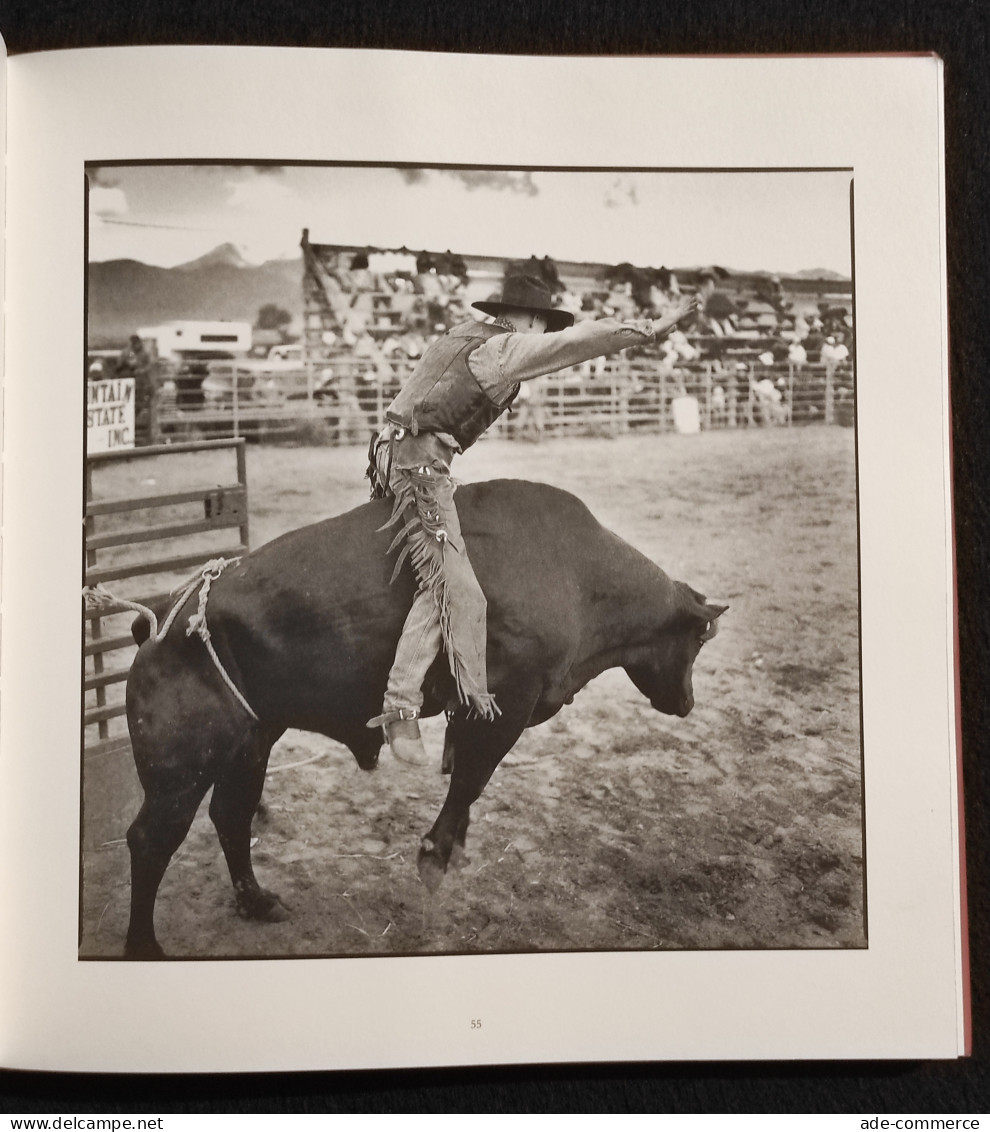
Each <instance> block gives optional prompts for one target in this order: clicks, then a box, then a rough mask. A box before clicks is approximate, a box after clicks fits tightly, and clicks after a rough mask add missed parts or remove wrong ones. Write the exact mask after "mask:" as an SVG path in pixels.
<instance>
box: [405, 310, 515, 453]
mask: <svg viewBox="0 0 990 1132" xmlns="http://www.w3.org/2000/svg"><path fill="white" fill-rule="evenodd" d="M505 333H506V331H505V330H504V329H503V328H502V327H500V326H491V325H488V324H486V323H480V322H474V321H472V322H463V323H461V324H460V325H459V326H455V327H453V328H452V329H451V330H448V331H447V333H446V334H445V335H444V336H443V337H442V338H439V339H437V341H436V342H434V343H433V345H432V346H430V347H429V348H428V349H427V351H426V353H425V354H424V355H423V357H422V360H421V361H420V363H419V365H418V366H417V367H416V369H415V370H413V372H412V374H411V376H410V377H409V380H408V381H407V382H406V384H405V385H404V386H403V387H402V390H401V391H400V392H399V394H398V395H397V396H396V398H395V400H393V401H392V403H391V405H389V407H388V410H387V411H386V413H385V416H386V417H387V418H388V420H390V421H391V422H392V423H393V424H397V425H400V426H401V427H402V428H405V429H408V430H409V431H410V432H411V433H412V434H413V436H416V435H417V434H418V433H420V432H443V433H448V434H449V435H450V436H452V437H453V438H454V439H455V440H456V441H457V443H458V445H459V447H460V449H461V451H462V452H463V451H464V450H465V449H467V448H470V447H471V445H472V444H474V442H475V441H476V440H477V439H478V437H479V436H481V434H482V433H483V432H484V431H485V429H487V428H488V427H489V425H491V424H493V423H494V422H495V421H496V420H498V418H499V417H500V416H501V415H502V414H503V413H504V412H505V410H506V409H507V408H508V407H509V405H510V404H511V403H512V400H513V398H514V397H515V395H516V393H518V391H519V387H518V385H517V386H516V389H515V391H514V392H513V394H512V397H510V398H509V400H508V401H506V402H505V403H504V404H502V405H499V404H496V403H495V402H494V401H493V400H492V399H491V397H489V396H488V394H487V393H486V392H485V390H484V389H482V388H481V386H480V385H479V384H478V380H477V378H476V377H475V376H474V374H473V373H472V372H471V369H470V367H469V366H468V358H469V357H470V356H471V354H472V353H473V352H474V351H475V350H476V349H477V348H478V347H479V346H480V345H481V344H482V343H483V342H487V341H488V339H489V338H493V337H494V336H495V335H496V334H505Z"/></svg>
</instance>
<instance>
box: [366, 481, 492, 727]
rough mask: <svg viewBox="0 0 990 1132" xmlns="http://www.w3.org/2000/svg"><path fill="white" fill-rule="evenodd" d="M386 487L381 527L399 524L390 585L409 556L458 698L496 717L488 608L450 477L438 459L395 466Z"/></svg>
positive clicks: (485, 713) (471, 707)
mask: <svg viewBox="0 0 990 1132" xmlns="http://www.w3.org/2000/svg"><path fill="white" fill-rule="evenodd" d="M437 465H440V466H439V467H438V466H437ZM390 487H391V488H392V491H393V492H394V494H395V504H394V506H393V508H392V517H391V518H390V519H389V521H388V522H387V523H386V524H385V527H383V528H382V529H383V530H384V529H386V528H388V527H392V526H395V525H397V524H399V523H401V524H402V525H401V526H400V527H399V530H398V533H397V534H396V536H395V538H394V539H393V540H392V544H391V546H390V547H389V553H391V552H392V551H393V550H395V549H396V548H398V547H401V550H400V551H399V557H398V560H397V561H396V563H395V569H394V570H393V572H392V581H393V582H394V581H395V579H396V578H397V577H398V575H399V571H400V570H401V569H402V564H403V563H404V562H405V560H406V559H407V558H409V559H410V561H411V562H412V565H413V569H414V570H415V572H416V578H417V580H418V582H419V586H420V589H423V590H426V591H427V592H429V593H430V594H432V595H433V599H434V601H435V602H436V606H437V611H438V613H439V617H440V632H441V633H442V635H443V642H444V648H445V650H446V653H447V660H448V663H449V664H450V671H451V675H452V676H453V677H454V684H455V686H456V688H457V696H458V699H459V700H460V702H461V703H462V704H466V705H468V706H469V707H470V709H471V710H472V711H474V712H475V713H477V715H479V716H481V717H483V718H484V719H494V718H495V715H496V714H498V707H497V706H496V704H495V699H494V697H493V696H492V695H491V694H490V693H489V691H488V675H487V667H486V657H485V654H486V651H487V643H488V641H487V617H488V606H487V602H486V601H485V595H484V594H483V593H482V591H481V587H480V586H479V585H478V579H477V578H476V577H475V574H474V570H473V569H472V567H471V562H470V560H469V559H468V556H467V550H466V548H465V546H464V540H463V538H462V536H461V527H460V522H459V520H458V517H457V509H456V507H455V505H454V486H453V483H452V481H451V478H450V475H449V473H448V471H447V469H446V468H445V467H443V465H442V463H441V462H440V461H433V462H431V463H430V464H422V465H419V466H417V467H411V468H406V467H393V468H392V474H391V476H390Z"/></svg>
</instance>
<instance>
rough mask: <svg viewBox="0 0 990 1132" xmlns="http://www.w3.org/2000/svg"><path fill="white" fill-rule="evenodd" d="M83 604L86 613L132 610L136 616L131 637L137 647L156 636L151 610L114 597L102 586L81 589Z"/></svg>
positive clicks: (156, 626)
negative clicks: (91, 611) (92, 611)
mask: <svg viewBox="0 0 990 1132" xmlns="http://www.w3.org/2000/svg"><path fill="white" fill-rule="evenodd" d="M83 603H84V605H85V608H86V610H87V611H90V610H105V611H106V612H108V613H110V612H113V613H122V612H123V611H124V610H125V609H133V610H134V612H135V613H137V614H138V615H139V616H137V617H136V618H135V619H134V622H133V624H132V625H131V635H132V636H133V637H134V641H135V643H136V644H138V645H143V644H144V642H145V641H146V640H147V639H148V638H149V637H157V636H158V616H157V614H156V613H155V611H154V610H153V609H149V608H148V606H146V605H142V604H141V603H140V602H139V601H128V600H127V599H126V598H122V597H114V595H113V594H112V593H111V592H110V591H109V590H108V589H106V588H105V587H104V586H103V585H102V584H97V585H95V586H85V587H84V588H83Z"/></svg>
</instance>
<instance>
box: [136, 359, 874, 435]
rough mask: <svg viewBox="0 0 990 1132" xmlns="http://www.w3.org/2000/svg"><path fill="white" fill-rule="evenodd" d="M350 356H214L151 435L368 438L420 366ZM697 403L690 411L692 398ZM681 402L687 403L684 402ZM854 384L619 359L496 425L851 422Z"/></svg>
mask: <svg viewBox="0 0 990 1132" xmlns="http://www.w3.org/2000/svg"><path fill="white" fill-rule="evenodd" d="M411 368H412V367H411V365H409V364H402V365H392V364H388V363H384V362H382V361H377V362H373V361H370V360H367V359H362V358H353V357H343V358H340V359H336V360H335V361H334V363H333V365H332V366H328V367H324V368H323V369H322V370H319V371H317V370H316V368H315V367H313V366H310V367H296V368H282V369H278V370H265V369H263V368H259V367H257V366H252V365H244V364H240V363H237V362H234V361H231V362H224V363H211V365H210V367H209V372H208V373H206V374H204V375H200V376H198V377H196V376H193V377H181V376H180V377H178V378H176V377H169V376H164V377H163V376H161V375H159V376H158V377H156V379H155V387H154V390H153V396H152V410H151V427H150V432H149V438H150V439H151V440H152V441H153V442H155V443H159V444H171V443H175V442H181V441H185V440H190V439H193V438H217V437H257V438H266V437H273V436H293V435H294V436H298V437H300V438H302V439H307V438H308V439H318V440H322V441H324V442H328V443H338V444H365V443H367V440H368V436H369V434H370V433H371V432H373V431H376V430H377V429H379V428H381V426H382V424H383V423H384V419H385V410H386V408H387V407H388V404H389V402H390V401H391V400H392V398H393V397H394V396H395V394H396V393H397V392H398V390H399V389H400V388H401V385H402V382H403V381H404V380H405V378H406V377H407V376H408V374H409V373H410V372H411ZM692 401H693V402H694V406H693V409H691V411H689V412H685V411H683V410H685V409H686V408H690V402H692ZM679 410H682V411H679ZM854 416H855V384H854V380H853V372H852V369H851V368H850V367H849V366H848V365H846V366H840V367H835V368H827V367H825V366H822V365H814V364H804V365H801V366H798V365H795V364H792V363H786V362H785V363H781V364H776V365H765V364H763V363H761V362H758V361H751V362H747V363H743V362H732V363H730V364H729V365H728V366H726V367H723V366H721V365H719V364H717V363H712V362H694V363H689V364H685V365H682V366H678V367H676V368H675V369H673V370H670V369H669V368H664V367H663V366H662V365H661V364H659V363H658V362H657V361H655V360H652V359H649V358H636V359H625V358H620V359H610V360H607V361H598V362H592V363H585V364H584V365H583V366H579V367H575V368H574V369H572V370H567V371H563V372H561V373H558V374H554V375H553V376H551V377H545V378H540V379H538V380H537V381H534V382H529V383H527V387H526V388H525V389H524V390H523V393H522V395H521V396H520V398H519V399H517V401H516V403H515V405H514V406H513V412H512V413H510V414H508V415H507V416H505V417H503V418H502V419H501V420H500V421H499V423H498V425H497V426H496V427H495V429H494V430H493V433H494V434H495V435H504V436H512V435H526V434H527V433H536V434H540V435H547V436H569V435H607V436H618V435H623V434H626V433H629V432H632V431H644V432H656V433H662V432H669V431H675V430H677V429H681V430H684V428H685V427H687V428H689V429H690V428H691V427H693V426H692V425H691V421H692V419H696V422H697V427H698V428H700V429H704V430H707V429H717V428H754V427H778V426H779V427H793V426H796V425H803V424H828V425H832V424H836V425H851V424H852V423H853V421H854Z"/></svg>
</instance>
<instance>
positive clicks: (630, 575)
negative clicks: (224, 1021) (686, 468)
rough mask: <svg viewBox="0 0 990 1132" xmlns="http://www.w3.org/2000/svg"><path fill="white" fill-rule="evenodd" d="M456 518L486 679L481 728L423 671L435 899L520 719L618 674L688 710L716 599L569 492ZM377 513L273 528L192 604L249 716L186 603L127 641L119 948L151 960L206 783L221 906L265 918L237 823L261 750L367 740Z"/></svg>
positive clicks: (368, 745)
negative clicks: (434, 772)
mask: <svg viewBox="0 0 990 1132" xmlns="http://www.w3.org/2000/svg"><path fill="white" fill-rule="evenodd" d="M457 503H458V512H459V514H460V517H461V524H462V529H463V532H464V537H465V540H466V542H467V545H468V547H469V552H470V555H471V560H472V563H473V565H474V568H475V572H476V573H477V576H478V580H479V581H480V583H481V586H482V588H483V589H484V591H485V593H486V595H487V597H488V603H489V605H488V674H489V685H490V688H491V690H492V691H493V692H494V694H495V697H496V702H497V704H498V706H499V708H500V709H501V714H500V715H498V716H497V717H496V719H495V721H494V722H486V721H484V720H479V719H476V718H471V717H469V716H468V714H467V713H466V712H465V711H464V710H463V709H461V710H451V709H453V708H455V707H456V704H455V702H454V701H453V699H452V697H453V696H454V687H453V681H452V678H451V676H450V671H449V668H448V666H447V663H446V660H445V658H444V657H442V656H441V657H439V658H438V659H437V661H436V663H435V664H434V665H433V667H432V669H431V670H430V673H429V676H428V677H427V681H426V685H425V692H426V703H425V707H424V714H426V715H437V714H439V712H441V711H442V710H444V709H447V710H448V716H449V721H448V724H447V731H446V741H445V752H446V754H447V755H448V756H451V757H452V759H453V771H452V774H451V780H450V787H449V790H448V793H447V798H446V801H445V802H444V805H443V808H442V809H441V811H440V815H439V817H438V818H437V820H436V822H435V823H434V825H433V828H432V829H431V830H430V832H429V833H428V834H427V835H426V837H425V838H424V840H423V843H422V846H421V848H420V850H419V858H418V867H419V873H420V876H421V877H422V879H423V881H424V883H425V884H426V885H427V887H428V888H429V889H431V890H433V889H435V888H436V886H437V885H438V884H439V883H440V880H441V878H442V876H443V874H444V872H445V871H446V869H447V866H448V863H452V864H455V865H456V864H458V863H459V861H460V860H462V859H463V849H464V841H465V835H466V832H467V827H468V816H469V809H470V806H471V804H472V802H474V801H475V800H476V799H477V798H478V796H479V795H480V794H481V791H482V790H483V789H484V787H485V784H486V783H487V782H488V780H489V778H490V777H491V775H492V773H493V771H494V770H495V767H496V766H497V765H498V763H499V761H500V760H501V759H502V757H503V756H504V755H505V754H506V752H507V751H508V750H509V749H510V748H511V747H512V745H513V744H514V743H515V741H516V740H517V739H518V738H519V736H520V734H521V733H522V731H523V730H524V729H525V728H527V727H532V726H535V725H536V724H538V723H542V722H544V721H545V720H547V719H549V718H550V717H551V716H553V715H554V714H556V712H558V711H559V710H560V708H561V707H562V706H563V705H564V704H565V703H569V702H570V701H571V699H572V697H573V696H574V694H575V693H576V692H577V691H578V690H579V689H581V688H582V687H584V685H585V684H587V683H588V681H589V680H591V679H592V678H593V677H595V676H597V675H598V674H599V673H601V672H603V671H605V669H607V668H614V667H620V666H621V667H622V668H624V669H625V670H626V672H627V673H628V674H629V677H630V679H631V680H632V681H633V683H634V684H635V685H636V687H637V688H638V689H639V690H640V691H641V692H642V693H643V694H644V695H645V696H646V697H648V699H649V701H650V703H651V704H652V706H653V707H654V708H656V709H657V710H658V711H661V712H666V713H668V714H671V715H678V716H684V715H687V713H688V712H689V711H690V710H691V708H692V707H693V705H694V696H693V691H692V685H691V670H692V666H693V664H694V660H695V657H696V656H697V655H698V651H699V649H700V648H701V646H702V644H703V643H704V641H706V640H708V639H709V638H710V637H711V636H713V635H714V633H715V631H716V629H717V621H716V619H717V618H718V617H719V616H720V615H721V614H722V613H723V612H724V610H725V606H721V605H712V604H707V603H706V600H705V598H704V597H703V596H702V595H701V594H699V593H696V592H695V591H694V590H692V589H691V588H690V587H689V586H687V585H685V584H684V583H683V582H675V581H672V580H671V579H670V578H668V577H667V575H666V574H665V573H664V572H663V571H662V570H661V569H660V568H659V567H657V566H655V565H654V564H653V563H652V562H651V561H649V559H647V558H645V557H644V556H643V555H642V554H640V553H639V552H638V551H636V550H634V549H633V548H632V547H631V546H629V545H628V544H627V543H625V542H623V541H622V539H620V538H619V537H618V536H616V535H614V534H612V533H611V532H610V531H607V530H605V528H603V527H602V526H601V525H600V524H599V523H598V522H597V521H596V520H595V519H594V517H593V516H592V515H591V513H590V512H589V511H588V509H587V508H586V507H585V506H584V504H583V503H581V502H580V501H579V500H577V499H576V498H574V496H572V495H568V494H567V493H566V492H562V491H559V490H557V489H555V488H551V487H547V486H545V485H541V484H532V483H526V482H522V481H512V480H502V481H495V482H489V483H482V484H474V485H471V486H465V487H462V488H460V489H459V490H458V493H457ZM389 506H390V505H389V504H388V503H387V502H382V501H379V502H376V503H370V504H366V505H365V506H363V507H358V508H356V509H355V510H353V511H350V512H348V513H347V514H345V515H341V516H340V517H338V518H334V519H328V520H326V521H325V522H321V523H316V524H314V525H313V526H308V527H303V528H301V529H299V530H296V531H293V532H291V533H289V534H286V535H283V536H282V537H281V538H278V539H276V540H275V541H274V542H271V543H269V544H268V545H267V546H264V547H262V548H261V549H260V550H258V551H256V552H255V553H253V554H251V555H249V556H247V557H246V558H244V559H243V560H242V562H241V563H240V564H239V565H237V566H231V567H230V568H229V569H227V570H226V571H225V572H224V573H223V574H222V575H221V576H220V577H219V579H218V580H216V581H215V582H213V584H212V588H211V590H210V592H209V600H208V607H207V623H208V626H209V631H210V635H211V639H212V643H213V646H214V648H215V650H216V652H217V654H218V656H219V658H220V659H221V661H222V664H223V666H224V667H225V669H226V670H227V672H228V673H229V675H230V677H231V679H232V680H233V682H234V683H235V685H236V686H237V687H238V688H239V689H240V690H241V691H242V692H243V694H244V696H245V698H246V700H247V702H248V703H249V704H250V705H251V708H252V709H253V710H254V712H255V713H256V715H257V717H258V718H257V720H255V719H252V718H251V716H250V714H249V713H248V712H247V711H246V710H245V708H244V707H243V706H242V704H241V703H239V702H238V700H237V699H236V698H235V696H234V695H233V694H232V692H231V691H230V690H229V688H228V687H226V685H225V684H224V682H223V680H222V678H221V676H220V673H219V671H218V669H217V667H216V666H215V665H214V663H213V661H212V660H211V659H210V658H209V656H208V654H207V650H206V648H205V646H204V644H203V641H202V640H201V639H200V638H199V637H198V636H197V635H196V634H195V633H194V634H192V635H187V633H186V627H187V625H188V622H189V618H190V615H192V614H194V613H195V612H196V609H197V600H196V595H195V594H194V595H193V596H192V597H190V598H189V599H188V600H187V602H186V605H185V607H184V608H183V609H182V611H181V613H180V614H179V616H178V617H177V618H176V619H175V621H174V623H173V624H172V626H171V628H170V629H169V631H168V633H167V634H166V635H165V636H164V638H163V639H161V640H159V641H153V640H147V638H148V635H149V633H148V628H147V623H146V622H145V621H144V620H143V619H142V620H139V621H138V622H135V636H136V637H137V638H138V640H139V642H140V641H144V643H143V644H142V645H141V648H140V649H139V650H138V653H137V656H136V658H135V660H134V664H133V667H132V669H131V673H130V677H129V678H128V682H127V719H128V725H129V728H130V733H131V741H132V745H133V749H134V759H135V763H136V765H137V770H138V775H139V776H140V779H141V784H142V786H143V787H144V792H145V800H144V804H143V805H142V807H141V811H140V813H139V814H138V816H137V818H136V819H135V821H134V823H133V825H132V826H131V828H130V830H129V831H128V835H127V840H128V844H129V846H130V852H131V919H130V926H129V929H128V934H127V946H126V954H127V955H129V956H133V957H135V958H156V957H159V956H161V954H162V951H161V948H160V947H159V945H158V943H157V941H156V939H155V930H154V905H155V898H156V895H157V892H158V886H159V884H160V882H161V879H162V876H163V874H164V872H165V868H166V866H167V865H168V862H169V860H170V859H171V857H172V855H173V853H175V851H176V850H177V849H178V847H179V845H180V844H181V843H182V841H183V839H184V838H185V836H186V834H187V832H188V830H189V827H190V825H191V823H192V820H193V817H194V816H195V813H196V810H197V809H198V807H199V804H200V802H201V801H202V799H203V797H204V796H205V794H206V792H207V790H208V789H209V788H210V786H212V787H213V797H212V800H211V803H210V817H211V818H212V820H213V823H214V825H215V826H216V830H217V833H218V835H219V838H220V844H221V846H222V848H223V852H224V855H225V857H226V860H227V865H228V867H229V869H230V875H231V879H232V881H233V884H234V889H235V892H236V897H237V903H238V909H239V911H240V912H241V913H242V914H243V915H245V916H250V917H255V918H259V919H281V918H282V917H283V916H284V910H283V908H282V905H281V904H280V902H279V901H278V898H277V897H276V896H275V895H273V894H272V893H269V892H266V891H264V890H263V889H261V888H260V887H259V885H258V882H257V881H256V880H255V877H254V872H253V869H252V866H251V849H250V841H251V820H252V817H253V815H254V813H255V810H256V808H257V806H258V803H259V801H260V799H261V793H262V788H263V786H264V781H265V772H266V767H267V763H268V757H269V753H270V751H271V748H272V744H273V743H274V742H275V741H276V739H278V737H279V736H280V735H281V734H282V733H283V732H284V731H285V730H286V728H289V727H293V728H301V729H303V730H308V731H315V732H319V733H321V734H323V735H327V736H329V737H330V738H331V739H335V740H338V741H339V742H341V743H344V744H345V745H346V746H347V747H349V748H350V750H351V751H352V753H353V754H354V757H355V759H356V760H357V762H358V765H359V766H361V767H362V768H363V769H365V770H369V771H370V770H372V769H373V768H374V767H375V766H376V764H377V762H378V753H379V749H380V747H381V745H382V735H381V733H380V731H378V730H370V729H369V728H368V727H366V721H367V720H368V719H370V718H371V717H372V716H374V715H377V714H378V713H379V712H380V710H381V704H382V694H383V692H384V689H385V683H386V678H387V674H388V670H389V667H390V665H391V661H392V657H393V654H394V650H395V645H396V642H397V640H398V637H399V634H400V632H401V629H402V624H403V620H404V618H405V615H406V612H407V611H408V609H409V606H410V603H411V601H412V596H413V579H412V572H411V569H410V568H409V567H408V566H406V567H404V568H403V570H402V572H401V573H400V576H399V578H398V579H397V580H396V581H395V582H394V583H393V584H391V585H390V584H389V579H390V576H391V572H392V559H391V558H389V556H387V555H386V549H387V547H388V544H389V541H390V538H391V533H390V532H381V531H379V528H380V527H381V526H382V524H383V523H384V522H385V521H386V520H387V518H388V515H389Z"/></svg>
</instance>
